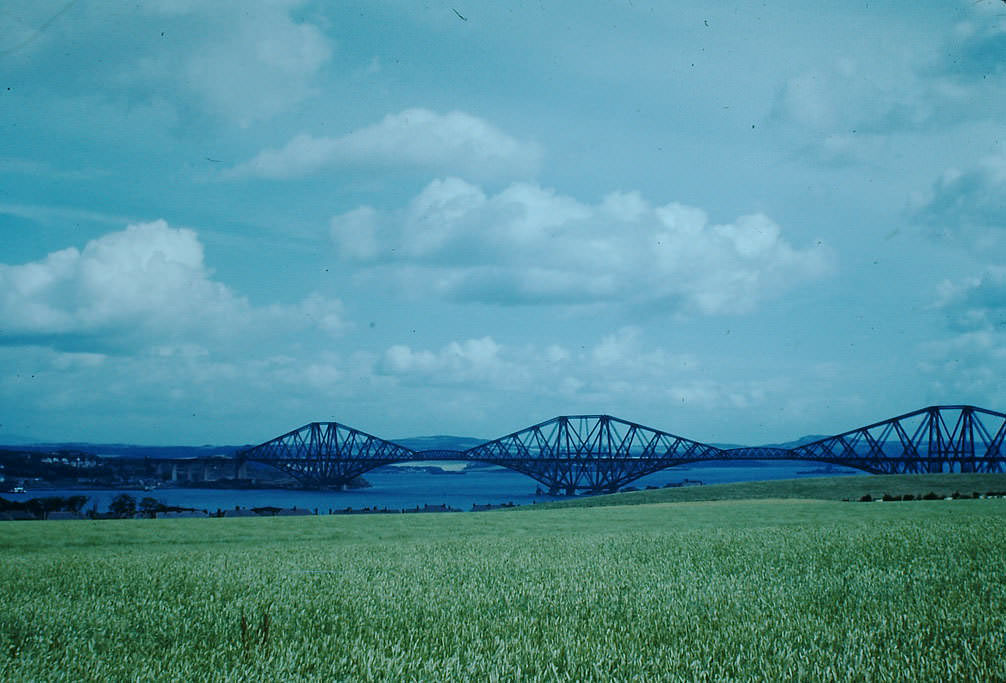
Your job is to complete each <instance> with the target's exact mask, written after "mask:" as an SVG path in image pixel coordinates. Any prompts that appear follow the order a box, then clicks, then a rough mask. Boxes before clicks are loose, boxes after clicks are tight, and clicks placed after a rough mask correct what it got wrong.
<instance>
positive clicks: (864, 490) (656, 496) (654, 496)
mask: <svg viewBox="0 0 1006 683" xmlns="http://www.w3.org/2000/svg"><path fill="white" fill-rule="evenodd" d="M990 491H995V492H1006V474H893V475H872V476H869V477H806V478H803V479H781V480H777V481H745V482H737V483H734V484H712V485H709V486H681V487H678V488H667V489H655V490H650V491H633V492H631V493H613V494H610V495H604V496H590V497H587V498H575V499H572V500H561V501H555V502H552V503H547V504H546V507H550V508H562V507H596V506H599V505H642V504H650V503H683V502H686V501H687V502H694V501H701V500H755V499H759V498H812V499H818V500H853V501H855V500H859V499H860V498H862V497H863V496H864V495H869V496H870V497H872V498H882V497H883V496H884V494H889V495H891V496H902V495H904V494H906V493H907V494H911V495H913V496H924V495H926V494H927V493H935V494H937V495H939V496H940V497H945V496H951V495H953V494H954V493H961V494H963V495H968V496H970V495H971V494H972V493H981V494H985V493H988V492H990ZM521 509H524V510H527V509H529V508H521Z"/></svg>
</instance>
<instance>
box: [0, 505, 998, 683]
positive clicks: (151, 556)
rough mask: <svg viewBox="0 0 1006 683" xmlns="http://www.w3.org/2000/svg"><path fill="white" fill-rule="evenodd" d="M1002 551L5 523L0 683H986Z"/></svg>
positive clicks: (779, 537)
mask: <svg viewBox="0 0 1006 683" xmlns="http://www.w3.org/2000/svg"><path fill="white" fill-rule="evenodd" d="M709 488H712V487H709ZM648 493H663V492H648ZM630 495H631V494H630ZM1004 532H1006V501H1004V500H960V501H933V502H911V503H870V504H859V503H842V502H835V501H827V500H798V499H789V500H785V499H766V500H727V501H717V502H684V503H673V504H672V503H657V504H648V505H646V504H637V505H629V506H618V507H590V508H581V509H553V510H548V509H539V510H534V511H532V512H528V513H516V512H492V513H480V514H436V515H401V516H384V515H380V516H372V517H364V516H354V517H348V516H332V517H326V516H321V517H306V518H268V519H206V520H202V519H195V520H121V521H97V522H46V523H41V522H38V523H32V522H26V523H6V524H3V525H0V550H2V559H0V591H2V600H0V679H2V680H14V681H21V680H50V679H63V680H156V679H159V680H178V679H187V680H202V679H206V680H280V679H282V680H294V679H317V680H332V679H353V680H357V679H364V680H367V679H378V680H408V679H421V680H441V679H446V680H466V679H476V680H513V679H535V678H540V679H570V680H572V679H576V680H588V679H612V678H614V679H619V680H624V679H632V678H638V679H639V680H660V679H696V680H704V679H709V680H712V679H723V678H745V679H751V678H755V679H763V680H787V679H802V680H848V679H850V678H855V679H866V680H894V679H897V680H909V679H913V680H944V679H954V680H960V679H972V680H974V679H979V680H993V679H1000V680H1001V679H1004V678H1006V662H1004V659H1003V657H1002V654H1003V652H1004V651H1006V617H1004V615H1006V533H1004Z"/></svg>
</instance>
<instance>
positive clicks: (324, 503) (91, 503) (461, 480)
mask: <svg viewBox="0 0 1006 683" xmlns="http://www.w3.org/2000/svg"><path fill="white" fill-rule="evenodd" d="M438 464H440V463H438ZM444 464H445V465H446V463H444ZM824 468H825V466H824V465H818V464H817V463H807V462H782V461H778V462H743V463H734V464H728V463H696V464H693V465H688V466H679V467H673V468H670V469H666V470H663V471H661V472H657V473H655V474H651V475H649V476H646V477H643V478H642V479H638V480H636V481H635V482H632V484H631V485H630V486H633V487H636V488H645V487H647V486H657V487H662V486H665V485H668V484H672V485H676V484H685V485H699V483H701V484H723V483H729V482H737V481H759V480H768V479H792V478H797V477H804V476H811V477H813V476H818V477H820V476H834V475H838V474H849V475H855V474H861V473H859V472H855V471H854V470H846V469H843V468H836V469H833V470H831V471H830V472H829V471H826V470H825V469H824ZM390 469H391V468H387V469H384V470H380V471H374V472H368V473H367V474H366V475H364V476H365V478H366V480H367V481H369V482H370V484H371V486H370V488H363V489H352V490H349V491H303V490H295V489H204V488H158V489H155V490H153V491H144V490H129V489H114V490H108V489H34V490H31V489H29V490H27V491H25V492H24V493H4V494H0V496H2V497H4V498H7V499H8V500H17V501H22V500H28V499H29V498H36V497H41V496H71V495H85V496H88V497H89V500H88V502H87V504H86V505H85V509H87V510H89V509H91V508H92V507H95V506H96V507H97V508H98V510H99V511H101V512H104V511H105V510H107V509H108V504H109V503H110V502H111V501H112V499H113V498H115V496H117V495H119V494H121V493H128V494H130V495H132V496H134V497H136V498H137V499H140V498H143V497H146V496H150V497H152V498H156V499H157V500H159V501H161V502H162V503H164V504H166V505H176V506H179V507H187V508H195V509H198V510H207V511H209V512H215V511H216V510H218V509H220V510H228V509H234V508H235V507H237V506H240V507H242V508H253V507H266V506H273V507H278V508H299V509H307V510H311V511H315V510H317V511H318V513H319V514H327V513H328V511H329V510H345V509H346V508H353V509H356V510H359V509H362V508H372V509H373V508H377V509H383V508H389V509H415V508H416V507H420V508H421V507H423V506H424V505H447V506H449V507H453V508H457V509H459V510H471V509H472V506H473V505H476V504H477V505H487V504H493V505H500V504H504V503H513V504H514V505H531V504H534V503H541V502H546V501H551V500H562V499H563V498H564V497H560V496H549V495H548V494H547V493H542V492H541V491H540V489H539V487H540V484H538V482H536V481H535V480H533V479H531V478H530V477H526V476H524V475H522V474H518V473H516V472H512V471H510V470H506V469H502V468H494V469H474V470H468V471H467V472H465V473H464V474H427V473H424V472H416V471H400V472H397V471H389V470H390Z"/></svg>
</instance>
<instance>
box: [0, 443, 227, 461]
mask: <svg viewBox="0 0 1006 683" xmlns="http://www.w3.org/2000/svg"><path fill="white" fill-rule="evenodd" d="M4 445H15V444H4ZM17 446H18V449H19V450H22V451H30V452H36V453H51V452H54V451H81V452H84V453H90V454H92V455H101V456H105V457H120V458H151V459H153V460H158V459H172V458H208V457H212V456H220V455H225V456H229V455H231V454H232V453H234V451H236V450H238V449H240V448H244V446H210V445H205V446H137V445H135V444H122V443H114V444H108V443H86V442H77V441H73V442H59V443H38V442H31V443H27V444H17Z"/></svg>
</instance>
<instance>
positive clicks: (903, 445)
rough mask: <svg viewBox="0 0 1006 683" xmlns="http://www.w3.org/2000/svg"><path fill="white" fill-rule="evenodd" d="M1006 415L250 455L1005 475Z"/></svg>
mask: <svg viewBox="0 0 1006 683" xmlns="http://www.w3.org/2000/svg"><path fill="white" fill-rule="evenodd" d="M1004 441H1006V413H1000V412H995V411H991V410H986V409H983V408H977V407H975V406H966V405H951V406H930V407H928V408H922V409H920V410H916V411H913V412H911V413H905V414H904V415H900V416H898V417H894V418H890V419H888V420H884V421H882V422H876V423H873V424H871V425H867V426H865V427H861V428H859V429H853V430H850V431H847V432H843V433H842V434H837V435H835V436H829V437H825V438H822V439H818V440H816V441H812V442H809V443H803V444H800V445H795V446H792V447H790V448H775V447H741V448H732V449H721V448H717V447H716V446H712V445H709V444H705V443H701V442H698V441H693V440H691V439H687V438H684V437H681V436H678V435H675V434H672V433H670V432H664V431H661V430H659V429H654V428H651V427H645V426H643V425H640V424H636V423H634V422H629V421H627V420H623V419H621V418H617V417H612V416H611V415H566V416H560V417H555V418H552V419H551V420H546V421H545V422H541V423H539V424H537V425H533V426H531V427H528V428H526V429H523V430H521V431H518V432H513V433H511V434H508V435H506V436H503V437H500V438H498V439H495V440H493V441H487V442H485V443H482V444H480V445H478V446H475V447H473V448H470V449H468V450H465V451H457V450H446V449H445V450H432V451H431V450H427V451H416V450H413V449H410V448H406V447H405V446H402V445H400V444H397V443H394V442H392V441H387V440H384V439H380V438H378V437H376V436H373V435H372V434H367V433H366V432H362V431H360V430H358V429H354V428H352V427H348V426H346V425H342V424H339V423H335V422H312V423H309V424H307V425H304V426H303V427H300V428H298V429H295V430H293V431H290V432H287V433H286V434H283V435H281V436H278V437H276V438H274V439H271V440H270V441H266V442H265V443H262V444H259V445H258V446H252V447H250V448H246V449H242V450H240V451H238V453H236V454H235V457H236V458H237V459H238V460H239V461H256V462H261V463H266V464H269V465H272V466H274V467H276V468H277V469H280V470H282V471H284V472H287V473H288V474H290V475H291V476H293V477H295V478H297V479H298V480H299V481H301V482H303V483H305V484H306V485H308V486H333V485H336V486H337V485H341V484H346V483H348V482H349V481H351V480H352V479H354V478H356V477H358V476H360V475H362V474H364V473H366V472H369V471H370V470H373V469H376V468H377V467H381V466H383V465H390V464H394V463H399V462H413V461H421V460H459V461H472V462H485V463H489V464H493V465H499V466H502V467H506V468H507V469H510V470H513V471H515V472H519V473H521V474H524V475H527V476H529V477H531V478H533V479H535V480H537V481H538V482H540V483H542V484H544V485H545V486H546V487H548V489H549V491H551V492H556V493H559V492H563V493H567V494H571V493H574V492H576V491H578V490H580V491H595V492H601V491H615V490H618V489H619V488H621V487H622V486H624V485H626V484H628V483H629V482H632V481H634V480H636V479H639V478H640V477H643V476H646V475H648V474H652V473H654V472H658V471H660V470H664V469H667V468H670V467H674V466H677V465H684V464H688V463H694V462H701V461H708V460H797V461H807V462H820V463H828V464H832V465H839V466H843V467H851V468H855V469H859V470H863V471H866V472H871V473H875V474H897V473H914V472H944V471H949V472H1006V445H1004Z"/></svg>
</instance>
